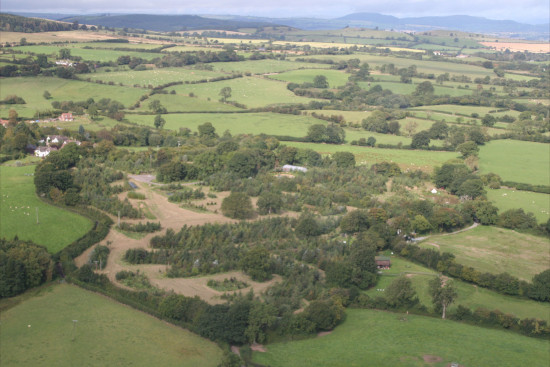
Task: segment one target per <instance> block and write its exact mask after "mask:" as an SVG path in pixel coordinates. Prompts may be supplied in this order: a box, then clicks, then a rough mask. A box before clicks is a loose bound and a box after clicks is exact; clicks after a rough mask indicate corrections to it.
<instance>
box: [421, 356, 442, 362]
mask: <svg viewBox="0 0 550 367" xmlns="http://www.w3.org/2000/svg"><path fill="white" fill-rule="evenodd" d="M422 359H424V362H426V363H439V362H442V361H443V358H441V357H439V356H432V355H430V354H424V355H423V356H422Z"/></svg>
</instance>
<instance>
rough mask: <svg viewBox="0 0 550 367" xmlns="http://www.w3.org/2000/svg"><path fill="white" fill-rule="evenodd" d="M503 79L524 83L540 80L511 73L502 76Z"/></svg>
mask: <svg viewBox="0 0 550 367" xmlns="http://www.w3.org/2000/svg"><path fill="white" fill-rule="evenodd" d="M504 77H505V78H506V79H511V80H518V81H526V82H527V81H529V80H533V79H537V80H538V79H540V78H537V77H535V76H532V75H522V74H512V73H506V74H504Z"/></svg>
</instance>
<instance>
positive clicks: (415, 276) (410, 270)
mask: <svg viewBox="0 0 550 367" xmlns="http://www.w3.org/2000/svg"><path fill="white" fill-rule="evenodd" d="M386 255H388V256H390V255H389V253H388V254H386ZM382 274H383V275H382V277H380V280H379V281H378V283H377V284H376V286H375V287H373V288H371V289H369V290H368V291H366V292H365V294H367V295H368V296H369V297H380V296H384V294H385V293H384V291H379V289H386V288H387V287H388V286H389V285H390V284H391V283H392V282H393V281H394V280H395V279H396V276H397V275H400V274H409V275H408V276H409V277H410V278H411V280H412V283H413V287H414V289H415V290H416V293H417V295H418V299H419V300H420V303H421V304H423V305H425V306H426V307H428V309H432V308H433V305H432V298H431V296H430V293H429V287H428V283H429V281H430V280H431V279H432V278H433V277H434V276H435V275H436V274H437V273H436V272H435V271H433V270H431V269H428V268H425V267H423V266H422V265H418V264H415V263H413V262H411V261H408V260H405V259H403V258H400V257H397V256H391V268H390V269H387V270H382ZM454 284H455V286H456V289H457V293H458V297H457V301H456V302H455V303H453V304H452V305H451V306H450V307H449V310H450V311H451V312H453V311H454V310H455V309H456V308H457V306H458V305H463V306H465V307H468V308H470V309H472V310H475V309H477V308H479V307H481V308H485V309H490V310H493V309H495V308H497V309H499V310H500V311H502V312H505V313H511V314H514V315H516V316H517V317H520V318H526V317H531V318H532V317H535V318H539V319H542V320H546V321H548V322H550V305H548V304H546V303H542V302H536V301H531V300H527V299H521V298H516V297H509V296H505V295H502V294H499V293H497V292H494V291H491V290H488V289H485V288H481V287H476V286H474V285H472V284H469V283H466V282H463V281H460V280H456V279H455V280H454Z"/></svg>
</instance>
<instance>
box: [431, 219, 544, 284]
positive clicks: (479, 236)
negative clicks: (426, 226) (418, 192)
mask: <svg viewBox="0 0 550 367" xmlns="http://www.w3.org/2000/svg"><path fill="white" fill-rule="evenodd" d="M422 246H423V247H426V248H432V249H434V248H439V249H440V250H441V251H445V252H451V253H453V254H455V256H456V259H457V261H458V262H459V263H461V264H464V265H468V266H471V267H473V268H475V269H477V270H479V271H482V272H485V271H486V272H490V273H494V274H499V273H502V272H504V271H507V272H508V273H510V274H511V275H513V276H516V277H518V278H520V279H524V280H531V278H532V277H533V275H535V274H538V273H540V272H542V271H544V270H546V269H548V268H549V267H550V265H549V264H550V245H549V243H548V239H546V238H544V237H536V236H532V235H528V234H523V233H518V232H515V231H512V230H509V229H504V228H499V227H487V226H478V227H477V228H474V229H472V230H469V231H465V232H461V233H457V234H453V235H439V236H430V237H429V238H428V239H426V240H425V241H423V242H422Z"/></svg>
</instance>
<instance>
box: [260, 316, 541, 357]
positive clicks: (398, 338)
mask: <svg viewBox="0 0 550 367" xmlns="http://www.w3.org/2000/svg"><path fill="white" fill-rule="evenodd" d="M346 312H347V318H346V321H345V322H344V323H343V324H342V325H340V326H338V327H337V328H336V329H334V331H333V332H332V333H330V334H329V335H325V336H322V337H317V338H313V339H307V340H300V341H292V342H285V343H274V344H270V345H267V346H266V349H267V351H266V352H265V353H261V352H254V354H253V361H254V362H257V363H262V364H264V365H269V366H273V367H276V366H285V367H290V366H335V367H336V366H364V365H365V363H366V361H368V365H369V366H427V365H429V366H437V367H443V366H448V365H449V364H450V363H451V362H458V363H459V364H460V365H461V366H486V367H491V366H495V367H496V366H498V367H503V366H509V367H515V366H518V365H519V366H527V365H528V366H533V367H535V366H540V367H542V366H546V365H547V357H548V341H545V340H537V339H533V338H528V337H525V336H521V335H518V334H513V333H510V332H506V331H501V330H491V329H484V328H480V327H476V326H471V325H464V324H460V323H456V322H452V321H445V320H440V319H437V318H428V317H423V316H414V315H404V314H395V313H390V312H383V311H374V310H354V309H348V310H347V311H346ZM403 320H404V321H403ZM447 341H448V342H447ZM428 362H431V363H428Z"/></svg>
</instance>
